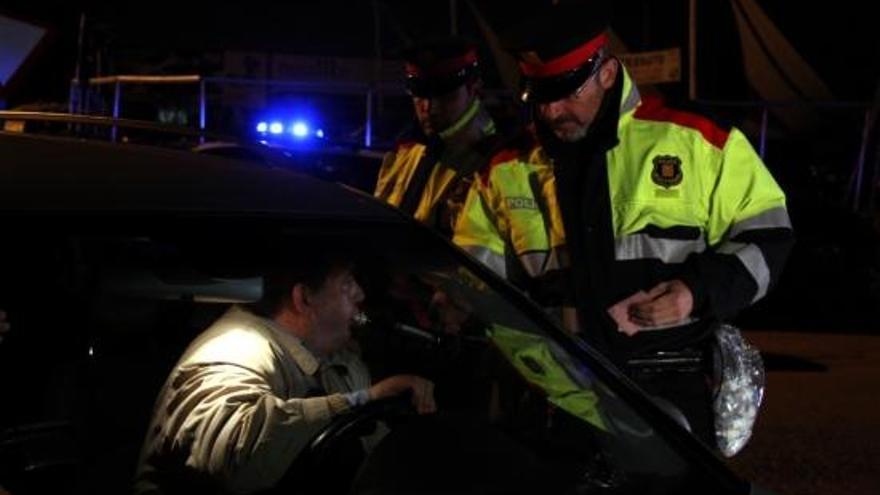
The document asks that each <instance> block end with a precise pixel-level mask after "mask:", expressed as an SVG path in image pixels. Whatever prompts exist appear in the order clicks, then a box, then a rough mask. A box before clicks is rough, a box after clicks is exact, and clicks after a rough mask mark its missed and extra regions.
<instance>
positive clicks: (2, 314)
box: [0, 309, 9, 342]
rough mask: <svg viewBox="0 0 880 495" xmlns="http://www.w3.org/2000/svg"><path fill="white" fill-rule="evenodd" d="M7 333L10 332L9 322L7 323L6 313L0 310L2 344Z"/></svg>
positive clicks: (0, 338)
mask: <svg viewBox="0 0 880 495" xmlns="http://www.w3.org/2000/svg"><path fill="white" fill-rule="evenodd" d="M7 332H9V322H8V321H6V311H3V310H2V309H0V342H3V337H4V336H5V335H6V333H7Z"/></svg>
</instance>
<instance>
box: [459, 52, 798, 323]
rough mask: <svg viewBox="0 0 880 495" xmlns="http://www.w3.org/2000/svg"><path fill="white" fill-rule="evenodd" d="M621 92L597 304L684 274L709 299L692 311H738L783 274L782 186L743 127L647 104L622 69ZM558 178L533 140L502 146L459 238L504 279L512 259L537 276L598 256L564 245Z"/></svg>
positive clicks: (785, 220)
mask: <svg viewBox="0 0 880 495" xmlns="http://www.w3.org/2000/svg"><path fill="white" fill-rule="evenodd" d="M618 92H619V94H620V102H619V114H617V122H616V128H617V143H616V145H613V146H611V147H610V148H609V149H608V151H607V152H605V156H604V164H603V165H605V167H606V171H607V173H606V175H607V184H608V187H607V191H608V193H607V194H608V198H607V200H608V201H610V216H611V219H610V224H611V227H610V228H611V236H609V239H611V238H613V246H611V247H610V248H609V249H608V250H607V251H608V252H609V253H612V254H611V255H610V256H606V258H609V259H602V260H600V264H601V266H607V267H608V268H609V270H608V274H609V275H608V280H605V281H604V283H607V284H608V285H609V286H611V289H609V290H607V291H605V295H604V296H603V297H605V298H606V300H602V301H598V302H597V304H598V305H597V306H596V307H601V308H607V307H608V306H610V305H611V304H613V303H614V302H616V301H618V300H620V299H623V298H624V297H626V296H628V295H630V294H632V293H635V292H637V291H638V290H648V289H650V288H651V287H652V286H653V285H654V284H656V283H658V282H660V281H664V280H670V279H674V278H681V279H683V280H684V281H685V282H686V283H687V284H688V285H689V287H691V290H692V291H693V292H695V294H694V295H695V298H696V299H699V301H697V303H698V305H700V306H702V307H701V308H700V309H701V314H698V315H695V316H696V317H700V316H702V317H711V318H727V317H730V316H732V315H733V314H735V313H736V312H737V311H739V310H740V309H742V308H744V307H746V306H748V305H750V304H751V303H753V302H754V301H757V300H758V299H760V298H761V297H763V296H764V295H765V294H766V293H767V290H768V288H769V287H770V286H771V283H772V282H773V281H775V280H776V278H777V277H778V275H779V272H780V271H781V268H782V265H783V264H784V261H785V258H786V257H787V254H788V251H789V249H790V247H791V245H792V243H793V235H792V230H791V224H790V221H789V217H788V213H787V211H786V207H785V195H784V194H783V192H782V190H781V189H780V188H779V186H778V185H777V183H776V181H775V180H774V179H773V177H772V176H771V175H770V173H769V171H768V170H767V168H766V167H765V166H764V164H763V163H762V161H761V159H760V158H759V157H758V155H757V154H756V153H755V151H754V149H753V148H752V146H751V145H750V144H749V142H748V140H747V138H746V137H745V136H744V135H743V134H742V133H741V132H740V131H739V130H737V129H735V128H734V129H731V130H729V131H725V130H722V129H720V128H719V127H717V126H716V125H715V124H713V123H712V122H710V121H709V120H707V119H704V118H702V117H699V116H697V115H694V114H690V113H685V112H678V111H673V110H670V109H668V108H665V107H663V106H662V105H660V104H657V103H655V102H653V101H651V100H648V101H645V102H642V100H641V98H640V96H639V93H638V91H637V89H636V87H635V86H634V84H633V83H632V80H631V79H630V77H629V76H628V74H627V73H626V71H625V70H624V69H623V68H622V66H621V71H620V76H619V81H618ZM609 94H611V93H609ZM557 165H558V164H557ZM584 166H587V164H584ZM557 178H558V170H554V161H553V159H551V157H550V156H548V151H547V149H546V147H542V146H541V145H540V144H538V143H537V141H534V140H532V142H531V143H530V144H529V143H526V144H525V145H523V144H522V143H520V145H519V146H513V147H511V148H509V149H505V150H502V151H501V152H499V153H498V154H496V155H495V157H494V159H493V160H492V161H491V163H490V165H489V166H488V167H487V168H486V169H484V170H483V172H482V174H481V180H480V182H479V183H478V186H479V191H480V194H479V196H475V197H471V198H469V202H468V203H467V204H466V205H465V208H464V210H463V213H462V215H461V218H462V223H461V224H460V226H459V229H458V230H457V231H456V235H455V237H454V242H455V243H456V244H458V245H461V246H463V247H466V249H467V250H469V251H470V252H471V253H472V254H474V255H476V256H477V257H478V258H480V259H482V260H484V261H485V262H486V263H487V264H488V265H489V266H490V267H493V268H494V269H495V270H496V271H497V272H498V273H499V274H501V275H502V276H509V275H510V274H509V273H508V269H509V267H510V266H511V265H510V262H509V259H510V258H511V257H516V258H518V260H519V262H520V264H521V266H522V267H523V268H524V270H525V271H526V272H527V273H528V274H529V276H531V277H533V278H540V277H546V276H547V275H548V274H549V273H552V272H554V271H558V270H563V271H564V270H566V269H567V267H568V266H569V262H568V259H569V256H570V257H571V258H573V259H574V258H575V257H582V259H586V258H585V257H590V256H602V254H601V253H596V252H592V253H591V252H568V253H567V251H569V250H570V249H568V248H567V243H566V235H565V231H564V227H563V225H564V222H563V212H562V211H561V209H560V202H559V201H558V198H557V192H558V187H557V186H558V185H557V183H556V181H557ZM586 235H587V236H589V235H591V234H589V233H588V234H586ZM634 274H637V275H634ZM600 283H603V282H600ZM591 296H592V294H590V295H586V297H591ZM594 321H595V320H594ZM582 322H583V320H582ZM586 330H589V329H586ZM643 333H645V332H642V333H640V334H639V335H642V334H643ZM647 333H651V332H647ZM654 333H658V332H654Z"/></svg>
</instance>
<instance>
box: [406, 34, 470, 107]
mask: <svg viewBox="0 0 880 495" xmlns="http://www.w3.org/2000/svg"><path fill="white" fill-rule="evenodd" d="M403 60H404V62H405V65H404V70H405V74H406V81H405V82H406V89H407V91H408V92H409V93H410V94H411V95H413V96H418V97H423V98H430V97H433V96H440V95H444V94H447V93H449V92H451V91H452V90H454V89H456V88H458V87H459V86H462V85H464V84H466V83H470V82H474V81H476V80H477V79H479V77H480V63H479V58H478V56H477V47H476V45H474V44H473V43H471V42H470V41H468V40H466V39H464V38H461V37H456V36H447V37H443V38H434V39H428V40H423V41H421V42H419V43H417V44H414V45H412V46H410V47H408V48H407V49H406V50H404V53H403Z"/></svg>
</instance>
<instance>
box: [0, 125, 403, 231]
mask: <svg viewBox="0 0 880 495" xmlns="http://www.w3.org/2000/svg"><path fill="white" fill-rule="evenodd" d="M0 157H2V158H0V209H2V210H5V211H7V212H9V211H22V212H47V211H67V212H77V211H79V212H84V211H91V212H108V211H110V212H135V211H136V212H193V213H198V212H204V213H242V214H284V215H294V216H305V217H310V218H328V217H329V218H337V217H338V218H347V219H363V220H375V221H383V222H406V221H407V219H406V218H405V217H404V216H403V215H401V214H400V213H399V212H397V211H396V210H394V209H393V208H390V207H388V206H387V205H385V204H384V203H381V202H380V201H377V200H374V199H373V198H371V197H369V196H368V195H366V194H363V193H360V192H357V191H355V190H352V189H349V188H346V187H342V186H340V185H336V184H332V183H329V182H324V181H321V180H319V179H315V178H313V177H308V176H305V175H302V174H298V173H294V172H291V171H287V170H275V169H268V168H266V167H263V166H259V165H255V164H254V163H252V162H244V161H238V160H234V159H229V158H222V157H215V156H209V155H204V154H199V153H193V152H187V151H178V150H171V149H165V148H158V147H152V146H144V145H135V144H114V143H107V142H95V141H84V140H78V139H70V138H58V137H46V136H34V135H25V134H16V133H4V132H0Z"/></svg>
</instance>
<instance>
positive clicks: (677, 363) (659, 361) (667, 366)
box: [626, 346, 712, 374]
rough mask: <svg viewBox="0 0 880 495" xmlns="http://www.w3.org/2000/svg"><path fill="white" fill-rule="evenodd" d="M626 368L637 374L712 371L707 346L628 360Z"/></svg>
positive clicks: (709, 351)
mask: <svg viewBox="0 0 880 495" xmlns="http://www.w3.org/2000/svg"><path fill="white" fill-rule="evenodd" d="M626 367H627V369H628V370H629V371H630V372H633V373H637V374H642V373H643V374H656V373H709V372H710V371H711V369H712V358H711V350H710V349H709V348H708V346H704V347H696V346H695V347H685V348H682V349H675V350H662V351H654V352H651V353H647V354H641V355H639V356H636V357H632V358H630V359H628V360H627V361H626Z"/></svg>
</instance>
